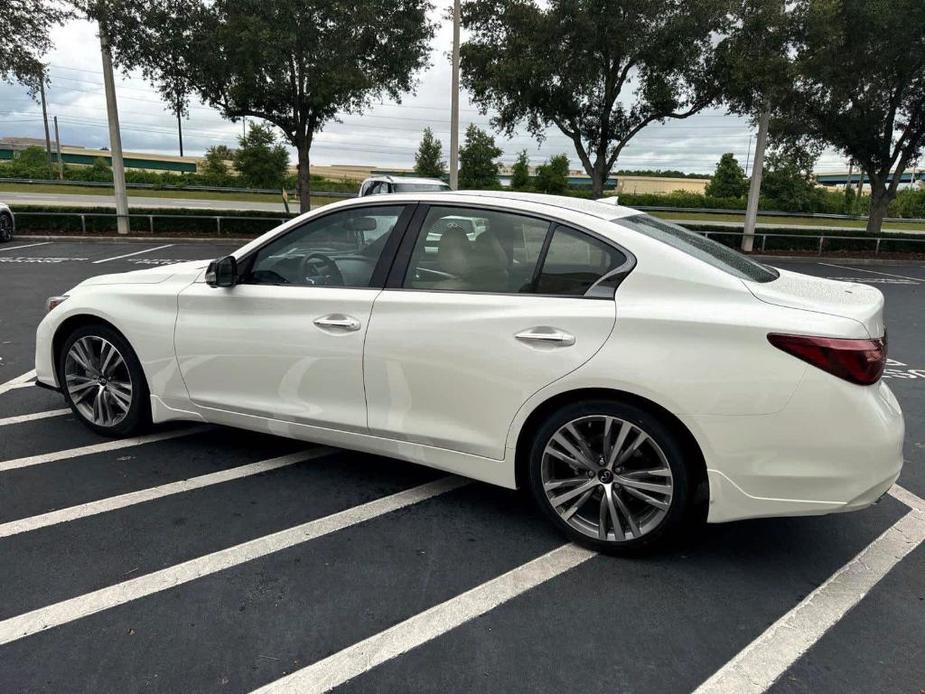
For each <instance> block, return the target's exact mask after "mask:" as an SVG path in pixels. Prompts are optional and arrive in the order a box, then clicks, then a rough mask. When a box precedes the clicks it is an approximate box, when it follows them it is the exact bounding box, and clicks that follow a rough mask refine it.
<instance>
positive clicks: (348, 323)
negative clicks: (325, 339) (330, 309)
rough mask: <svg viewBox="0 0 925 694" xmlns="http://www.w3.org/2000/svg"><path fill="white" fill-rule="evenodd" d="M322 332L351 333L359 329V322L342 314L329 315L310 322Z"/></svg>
mask: <svg viewBox="0 0 925 694" xmlns="http://www.w3.org/2000/svg"><path fill="white" fill-rule="evenodd" d="M312 322H313V323H314V324H315V325H317V326H318V327H319V328H321V329H322V330H332V329H333V330H347V331H350V332H353V331H354V330H359V329H360V321H358V320H357V319H356V318H354V317H353V316H347V315H344V314H343V313H329V314H328V315H326V316H321V317H319V318H316V319H315V320H314V321H312Z"/></svg>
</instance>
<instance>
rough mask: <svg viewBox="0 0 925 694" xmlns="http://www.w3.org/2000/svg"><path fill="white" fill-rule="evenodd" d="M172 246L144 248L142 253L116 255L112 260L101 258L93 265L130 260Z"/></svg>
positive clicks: (169, 244) (170, 244) (168, 244)
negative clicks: (123, 259)
mask: <svg viewBox="0 0 925 694" xmlns="http://www.w3.org/2000/svg"><path fill="white" fill-rule="evenodd" d="M173 245H174V244H172V243H167V244H164V245H163V246H155V247H154V248H146V249H145V250H143V251H135V252H134V253H126V254H125V255H117V256H115V257H112V258H103V259H102V260H94V261H93V264H94V265H99V264H100V263H108V262H109V261H110V260H121V259H122V258H131V257H132V256H133V255H141V254H142V253H152V252H153V251H159V250H161V249H162V248H170V247H171V246H173Z"/></svg>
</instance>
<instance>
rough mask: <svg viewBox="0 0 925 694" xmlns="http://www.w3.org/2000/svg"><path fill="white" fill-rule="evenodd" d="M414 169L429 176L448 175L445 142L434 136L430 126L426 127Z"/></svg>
mask: <svg viewBox="0 0 925 694" xmlns="http://www.w3.org/2000/svg"><path fill="white" fill-rule="evenodd" d="M414 171H415V173H416V174H417V175H418V176H426V177H427V178H443V177H444V176H445V175H446V161H444V159H443V143H442V142H440V140H438V139H436V138H435V137H434V133H433V131H432V130H431V129H430V128H424V135H423V136H422V137H421V144H420V145H419V146H418V151H417V153H416V154H415V155H414Z"/></svg>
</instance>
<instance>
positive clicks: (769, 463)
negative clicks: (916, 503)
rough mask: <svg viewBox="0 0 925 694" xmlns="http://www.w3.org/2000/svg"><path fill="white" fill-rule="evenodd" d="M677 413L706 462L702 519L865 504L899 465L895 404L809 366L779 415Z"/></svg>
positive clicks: (883, 390)
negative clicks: (705, 500) (704, 516)
mask: <svg viewBox="0 0 925 694" xmlns="http://www.w3.org/2000/svg"><path fill="white" fill-rule="evenodd" d="M682 419H683V420H684V421H685V423H686V424H687V425H688V426H689V427H690V429H691V431H693V432H694V435H695V436H696V437H697V439H698V441H699V442H700V444H701V447H702V449H703V453H704V458H705V460H706V462H707V475H708V479H709V483H710V507H709V514H708V521H709V522H711V523H722V522H726V521H732V520H738V519H742V518H759V517H768V516H800V515H819V514H825V513H835V512H841V511H853V510H857V509H861V508H865V507H867V506H869V505H871V504H872V503H874V502H876V501H877V500H878V499H879V498H880V497H881V496H882V495H883V494H884V493H886V491H887V490H888V489H889V488H890V486H891V485H892V484H893V482H895V481H896V478H897V477H899V473H900V470H901V468H902V463H903V458H902V446H903V436H904V430H905V428H904V422H903V417H902V411H901V410H900V407H899V403H898V402H897V401H896V398H895V397H894V396H893V393H892V392H891V391H890V389H889V388H888V387H887V385H886V384H885V383H883V382H880V383H878V384H876V385H873V386H869V387H860V386H855V385H852V384H850V383H846V382H843V381H841V380H839V379H837V378H835V377H833V376H830V375H828V374H826V373H823V372H821V371H816V370H814V369H809V370H807V372H806V376H805V377H804V380H803V382H802V383H801V384H800V386H799V387H798V388H797V390H796V391H795V392H794V395H793V398H792V399H791V401H790V403H789V404H788V405H787V407H785V408H784V409H783V410H781V411H780V412H777V413H774V414H770V415H764V416H741V417H735V416H703V417H693V416H692V417H684V418H682Z"/></svg>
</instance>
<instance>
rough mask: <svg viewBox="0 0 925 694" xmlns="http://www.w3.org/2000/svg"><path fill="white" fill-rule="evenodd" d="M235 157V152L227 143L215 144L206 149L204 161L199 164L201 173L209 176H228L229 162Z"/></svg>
mask: <svg viewBox="0 0 925 694" xmlns="http://www.w3.org/2000/svg"><path fill="white" fill-rule="evenodd" d="M233 159H234V152H232V151H231V149H230V148H229V147H227V146H226V145H213V146H212V147H209V149H207V150H206V154H205V156H204V157H203V158H202V163H201V164H200V165H199V166H198V169H199V173H202V174H206V175H207V176H217V177H221V176H227V175H228V162H229V161H232V160H233Z"/></svg>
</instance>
